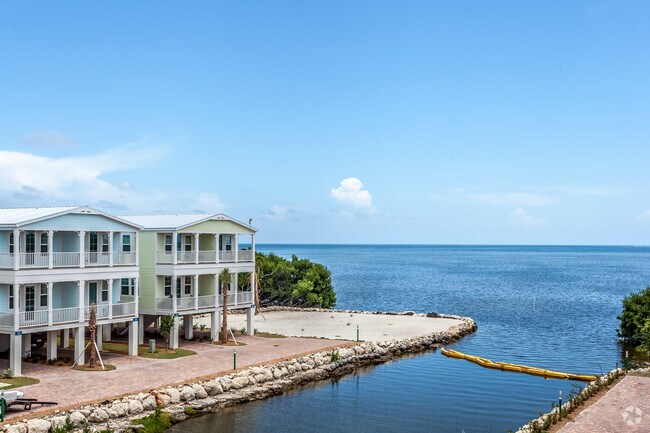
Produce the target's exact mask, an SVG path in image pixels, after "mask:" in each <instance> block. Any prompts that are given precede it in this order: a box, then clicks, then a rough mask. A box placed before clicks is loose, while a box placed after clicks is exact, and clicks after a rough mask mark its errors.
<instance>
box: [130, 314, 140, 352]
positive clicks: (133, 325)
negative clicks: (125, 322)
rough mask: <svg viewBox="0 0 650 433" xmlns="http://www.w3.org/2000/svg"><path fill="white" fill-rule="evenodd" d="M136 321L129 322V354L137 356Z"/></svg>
mask: <svg viewBox="0 0 650 433" xmlns="http://www.w3.org/2000/svg"><path fill="white" fill-rule="evenodd" d="M138 325H139V323H138V321H137V319H136V320H131V321H130V322H129V356H138V334H139V332H138Z"/></svg>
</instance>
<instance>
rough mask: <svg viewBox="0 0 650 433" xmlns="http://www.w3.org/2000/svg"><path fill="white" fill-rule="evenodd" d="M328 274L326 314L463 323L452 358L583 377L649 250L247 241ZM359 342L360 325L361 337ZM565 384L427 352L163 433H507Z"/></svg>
mask: <svg viewBox="0 0 650 433" xmlns="http://www.w3.org/2000/svg"><path fill="white" fill-rule="evenodd" d="M259 250H260V251H263V252H269V251H273V252H274V253H276V254H278V255H281V256H284V257H290V256H291V254H296V255H298V256H299V257H306V258H309V259H312V260H315V261H317V262H320V263H323V264H325V265H326V266H327V267H328V268H329V269H330V270H331V272H332V280H333V282H334V287H335V289H336V292H337V298H338V302H337V305H336V307H337V308H342V309H362V310H381V311H404V310H413V311H416V312H420V313H426V312H432V311H436V312H444V313H449V314H459V315H464V316H470V317H472V318H474V319H475V320H476V322H477V323H478V326H479V330H478V331H477V332H476V333H475V334H473V335H472V336H470V337H466V338H464V339H463V340H461V341H460V342H458V343H456V344H455V345H454V346H453V347H454V349H456V350H460V351H463V352H466V353H471V354H474V355H479V356H482V357H486V358H490V359H492V360H495V361H507V362H514V363H520V364H528V365H535V366H539V367H544V368H549V369H555V370H561V371H569V372H575V373H583V374H600V373H601V372H604V371H608V370H610V369H612V368H614V367H615V366H616V363H617V361H618V362H620V360H621V351H620V348H619V347H618V346H617V344H616V328H617V319H616V316H617V314H619V313H620V308H621V307H620V306H621V299H622V298H623V297H624V296H626V295H628V294H629V293H631V292H633V291H638V290H640V289H643V288H644V287H645V286H646V285H647V284H649V283H650V247H564V246H562V247H552V246H392V245H391V246H341V245H260V246H259ZM361 334H362V337H363V330H361ZM571 384H572V382H568V381H559V380H546V379H543V378H539V377H533V376H528V375H524V374H517V373H505V372H501V371H495V370H488V369H483V368H481V367H479V366H477V365H474V364H471V363H468V362H466V361H459V360H454V359H448V358H445V357H444V356H442V355H441V354H440V353H439V352H437V351H432V352H429V353H425V354H421V355H416V356H412V357H408V358H403V359H400V360H397V361H394V362H390V363H387V364H383V365H380V366H377V367H373V368H368V369H365V370H363V371H360V372H358V373H357V374H354V375H349V376H346V377H343V378H340V379H338V380H329V381H323V382H320V383H318V384H314V385H309V386H306V387H302V388H300V389H299V390H296V391H293V392H291V393H288V394H285V395H282V396H278V397H273V398H270V399H267V400H264V401H261V402H255V403H250V404H246V405H242V406H239V407H235V408H231V409H228V410H226V411H224V412H222V413H219V414H214V415H207V416H203V417H199V418H195V419H192V420H190V421H187V422H184V423H182V424H180V425H178V426H176V427H175V428H174V429H173V431H178V432H180V431H196V432H212V431H232V432H314V431H326V432H392V431H403V432H450V433H451V432H457V433H460V432H465V433H470V432H476V433H491V432H495V433H497V432H498V433H504V432H506V431H507V430H508V429H512V430H516V429H517V428H518V427H520V426H521V425H523V424H525V423H526V422H528V421H529V420H531V419H532V418H535V417H537V414H538V410H541V411H543V412H547V411H548V410H549V409H550V408H551V402H553V401H556V399H557V397H558V392H559V391H560V390H562V391H563V394H564V395H567V394H568V393H569V392H570V391H571Z"/></svg>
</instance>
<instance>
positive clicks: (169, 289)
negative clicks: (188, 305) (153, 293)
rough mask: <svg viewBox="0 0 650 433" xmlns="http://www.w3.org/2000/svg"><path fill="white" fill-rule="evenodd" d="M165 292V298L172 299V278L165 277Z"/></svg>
mask: <svg viewBox="0 0 650 433" xmlns="http://www.w3.org/2000/svg"><path fill="white" fill-rule="evenodd" d="M163 290H164V292H163V293H164V296H166V297H168V298H171V297H172V277H163Z"/></svg>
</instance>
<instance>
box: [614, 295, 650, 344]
mask: <svg viewBox="0 0 650 433" xmlns="http://www.w3.org/2000/svg"><path fill="white" fill-rule="evenodd" d="M618 319H619V320H620V321H621V323H620V327H619V329H618V336H619V338H620V339H621V342H622V343H625V344H628V345H630V346H635V347H640V348H642V349H645V350H650V286H648V287H646V289H645V290H642V291H640V292H638V293H633V294H631V295H630V296H628V297H626V298H624V299H623V312H622V313H621V315H620V316H618Z"/></svg>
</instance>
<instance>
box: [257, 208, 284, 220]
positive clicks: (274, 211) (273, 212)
mask: <svg viewBox="0 0 650 433" xmlns="http://www.w3.org/2000/svg"><path fill="white" fill-rule="evenodd" d="M286 216H287V208H286V207H284V206H277V205H276V206H271V209H267V210H265V211H264V212H262V218H264V219H265V220H267V221H281V220H283V219H284V218H285V217H286Z"/></svg>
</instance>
